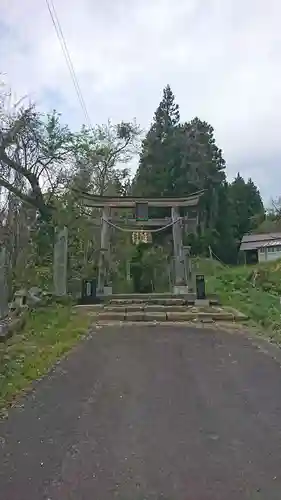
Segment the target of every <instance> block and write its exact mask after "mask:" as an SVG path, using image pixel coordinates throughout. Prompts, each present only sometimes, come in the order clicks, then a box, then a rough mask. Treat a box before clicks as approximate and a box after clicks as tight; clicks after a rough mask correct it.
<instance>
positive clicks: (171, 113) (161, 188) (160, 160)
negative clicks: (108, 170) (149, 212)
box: [133, 85, 180, 196]
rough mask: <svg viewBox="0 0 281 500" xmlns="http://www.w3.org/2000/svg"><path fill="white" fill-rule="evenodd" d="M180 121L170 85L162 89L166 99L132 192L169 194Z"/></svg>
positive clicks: (145, 143)
mask: <svg viewBox="0 0 281 500" xmlns="http://www.w3.org/2000/svg"><path fill="white" fill-rule="evenodd" d="M179 121H180V113H179V106H178V105H177V104H176V103H175V97H174V94H173V92H172V90H171V87H170V86H169V85H167V86H166V87H165V88H164V90H163V98H162V101H161V102H160V104H159V106H158V108H157V110H156V112H155V114H154V118H153V122H152V125H151V127H150V130H149V131H148V133H147V136H146V138H145V139H144V141H143V143H142V151H141V155H140V162H139V168H138V170H137V173H136V177H135V180H134V185H133V191H134V193H135V194H137V195H146V196H165V195H169V194H170V193H169V191H170V189H169V184H170V183H169V178H170V171H171V168H172V165H173V161H174V149H175V137H176V134H177V127H178V125H179Z"/></svg>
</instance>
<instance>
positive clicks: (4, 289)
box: [0, 247, 9, 318]
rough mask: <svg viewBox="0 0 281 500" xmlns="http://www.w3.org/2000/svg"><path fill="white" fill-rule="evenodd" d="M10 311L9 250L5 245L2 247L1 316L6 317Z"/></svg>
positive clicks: (0, 266) (0, 252)
mask: <svg viewBox="0 0 281 500" xmlns="http://www.w3.org/2000/svg"><path fill="white" fill-rule="evenodd" d="M8 312H9V305H8V283H7V252H6V248H4V247H3V248H1V249H0V318H4V317H5V316H6V315H7V314H8Z"/></svg>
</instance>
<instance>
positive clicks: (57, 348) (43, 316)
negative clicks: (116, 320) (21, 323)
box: [0, 304, 90, 416]
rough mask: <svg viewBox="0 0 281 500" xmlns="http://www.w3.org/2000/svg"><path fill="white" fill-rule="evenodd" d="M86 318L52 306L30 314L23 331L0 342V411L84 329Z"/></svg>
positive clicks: (61, 353) (83, 332)
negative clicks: (8, 339) (4, 342)
mask: <svg viewBox="0 0 281 500" xmlns="http://www.w3.org/2000/svg"><path fill="white" fill-rule="evenodd" d="M89 322H90V318H89V317H87V315H83V316H82V315H78V314H74V313H73V311H72V309H71V306H70V305H59V304H57V305H54V306H51V307H48V308H44V309H38V310H36V311H33V312H31V313H30V315H29V317H28V319H27V322H26V326H25V328H24V331H23V332H22V333H21V334H18V335H15V336H14V337H12V339H11V340H10V341H9V342H8V343H7V344H0V414H1V415H2V416H3V415H5V414H6V411H7V407H8V406H10V405H11V404H12V403H13V401H14V399H15V397H16V396H17V395H18V394H19V393H20V392H21V391H23V390H26V389H27V388H28V387H29V386H30V384H31V382H32V381H33V380H35V379H38V378H40V377H41V376H42V375H44V374H45V373H47V372H48V370H49V369H50V368H51V367H52V365H53V364H54V363H55V362H56V361H57V360H58V359H59V358H61V357H62V356H63V355H64V354H65V353H67V352H68V351H69V349H71V347H73V346H74V345H75V344H76V343H77V342H78V340H79V339H80V338H81V337H82V336H83V335H84V334H85V333H86V332H87V330H88V327H89Z"/></svg>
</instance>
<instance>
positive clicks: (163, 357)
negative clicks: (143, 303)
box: [0, 327, 281, 500]
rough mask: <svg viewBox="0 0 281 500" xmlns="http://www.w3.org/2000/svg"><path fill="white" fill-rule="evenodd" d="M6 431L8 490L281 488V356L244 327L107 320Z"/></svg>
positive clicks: (271, 493) (229, 492) (129, 498)
mask: <svg viewBox="0 0 281 500" xmlns="http://www.w3.org/2000/svg"><path fill="white" fill-rule="evenodd" d="M0 436H1V438H0V498H1V500H41V499H42V500H43V499H44V500H47V499H49V500H111V499H120V500H160V499H162V500H232V499H237V500H244V499H251V500H255V499H266V500H273V499H274V500H275V499H276V500H277V499H278V500H280V498H281V370H280V365H279V364H278V362H277V361H275V360H274V359H273V358H272V357H271V356H269V355H267V354H265V353H264V352H262V351H261V350H259V349H258V348H257V347H255V346H254V345H253V344H252V343H251V341H250V340H247V339H246V337H245V336H244V335H242V334H238V333H236V334H230V333H226V332H222V331H208V330H200V329H185V328H183V327H181V328H179V327H175V328H169V327H163V328H160V327H150V328H149V327H146V328H142V327H135V328H133V327H126V328H123V329H121V328H116V329H115V328H112V327H111V328H105V329H100V330H98V331H96V332H93V334H92V336H90V338H89V339H88V340H86V341H84V342H82V343H81V344H80V345H79V346H78V347H77V348H76V349H75V350H74V351H73V352H72V353H71V354H70V355H69V356H68V358H67V359H65V360H64V361H62V362H61V363H60V364H58V365H57V366H56V368H55V369H54V370H53V371H52V372H51V373H50V375H49V376H47V377H45V378H44V379H43V380H41V381H40V382H38V383H36V386H35V389H34V392H33V393H30V394H29V395H28V396H26V397H25V398H23V400H22V401H20V404H19V406H18V407H17V408H14V409H12V410H11V412H10V416H9V418H8V420H6V421H5V422H3V423H2V424H1V425H0Z"/></svg>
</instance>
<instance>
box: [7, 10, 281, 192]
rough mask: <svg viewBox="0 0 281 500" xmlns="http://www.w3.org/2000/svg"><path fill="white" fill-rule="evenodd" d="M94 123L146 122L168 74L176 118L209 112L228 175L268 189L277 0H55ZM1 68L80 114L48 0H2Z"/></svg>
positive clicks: (278, 99) (274, 167)
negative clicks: (238, 174)
mask: <svg viewBox="0 0 281 500" xmlns="http://www.w3.org/2000/svg"><path fill="white" fill-rule="evenodd" d="M54 2H55V5H56V9H57V13H58V16H59V19H60V22H61V25H62V28H63V31H64V34H65V38H66V40H67V43H68V47H69V50H70V52H71V55H72V59H73V63H74V66H75V69H76V73H77V76H78V79H79V82H80V86H81V88H82V92H83V95H84V98H85V101H86V103H87V107H88V109H89V114H90V116H91V120H92V122H93V123H101V122H105V121H107V119H108V118H109V117H111V118H112V119H113V120H116V121H118V120H121V119H131V118H133V117H136V119H137V121H138V122H139V123H140V124H141V126H142V127H148V125H149V123H150V121H151V119H152V116H153V113H154V111H155V109H156V107H157V105H158V103H159V101H160V99H161V93H162V88H163V87H164V85H166V83H170V85H171V87H172V89H173V91H174V93H175V95H176V99H177V102H178V103H179V105H180V111H181V118H182V120H189V119H191V118H192V117H194V116H199V117H200V118H201V119H204V120H207V121H209V122H210V123H211V124H212V125H213V127H214V129H215V134H216V138H217V142H218V144H219V146H220V147H221V148H222V149H223V151H224V156H225V158H226V160H227V164H228V174H229V176H230V177H232V176H233V175H235V172H236V171H237V170H239V171H240V172H241V174H242V175H244V176H245V177H247V176H251V177H252V178H253V179H254V180H255V181H256V182H257V183H258V185H259V187H260V189H261V192H262V194H263V195H264V197H265V198H266V199H268V198H269V197H270V196H271V195H272V196H278V195H279V194H280V192H279V186H278V184H279V183H278V181H279V178H280V174H279V159H281V145H279V144H280V141H279V137H280V120H279V108H280V104H281V86H280V83H279V82H280V80H281V66H280V60H281V32H280V28H279V20H280V15H281V4H280V2H279V0H267V2H264V1H263V0H247V2H244V1H243V0H205V1H201V0H188V1H187V0H176V1H175V0H141V1H139V0H115V1H113V0H103V2H99V1H98V0H80V2H79V3H78V2H76V1H74V0H68V1H66V0H59V1H58V0H54ZM0 19H1V20H2V21H1V22H0V58H1V68H0V69H1V71H2V72H4V73H6V74H7V75H8V77H9V81H10V83H11V85H12V87H13V89H14V90H15V91H16V92H17V94H18V95H19V96H20V95H22V94H29V95H30V96H31V97H32V98H33V99H35V100H36V101H37V102H38V103H39V105H40V106H42V107H44V108H45V109H48V108H50V107H52V106H55V107H58V106H59V108H60V111H62V112H63V115H64V117H65V119H66V120H68V121H69V122H70V123H71V124H72V126H74V127H79V126H80V124H81V122H83V121H85V120H84V117H83V114H82V111H81V108H80V107H79V103H78V100H77V97H76V94H75V91H74V88H73V84H72V82H71V79H70V76H69V72H68V70H67V67H66V64H65V61H64V59H63V55H62V52H61V48H60V46H59V43H58V40H57V38H56V34H55V31H54V28H53V26H52V23H51V19H50V16H49V13H48V9H47V6H46V3H45V2H44V1H43V0H41V1H38V0H25V2H18V1H17V0H2V3H1V6H0Z"/></svg>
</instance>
